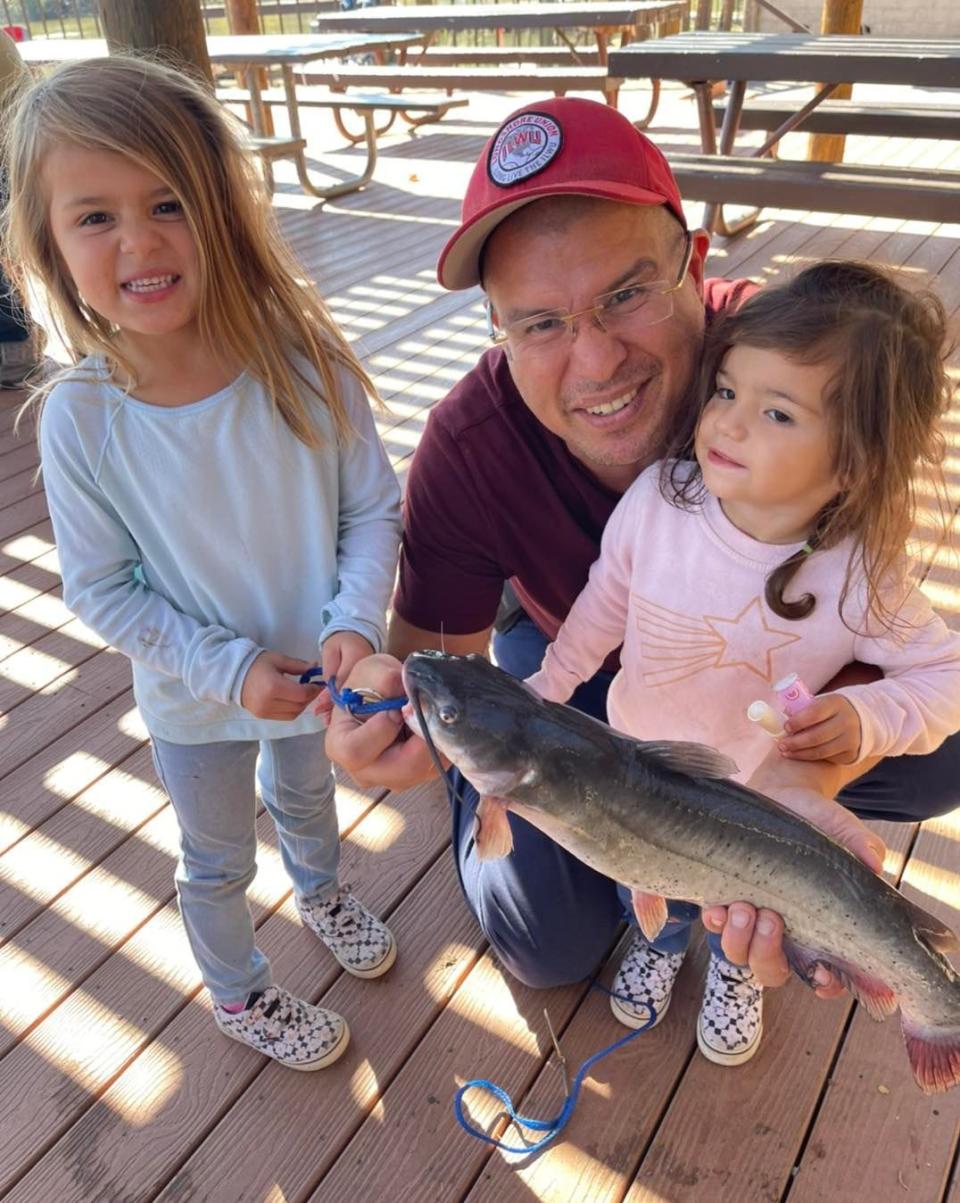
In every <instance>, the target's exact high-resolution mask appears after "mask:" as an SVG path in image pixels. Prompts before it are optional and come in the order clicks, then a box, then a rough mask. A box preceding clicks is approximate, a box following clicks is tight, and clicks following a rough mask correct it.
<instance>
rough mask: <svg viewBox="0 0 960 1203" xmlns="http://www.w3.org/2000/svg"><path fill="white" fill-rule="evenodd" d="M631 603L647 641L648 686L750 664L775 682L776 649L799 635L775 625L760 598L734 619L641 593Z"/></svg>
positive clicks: (644, 643)
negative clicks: (674, 606)
mask: <svg viewBox="0 0 960 1203" xmlns="http://www.w3.org/2000/svg"><path fill="white" fill-rule="evenodd" d="M631 603H632V609H633V612H634V618H635V622H636V625H637V628H638V630H639V632H640V635H641V640H642V646H643V680H644V682H645V684H647V685H669V684H673V683H674V682H677V681H683V680H685V679H686V678H687V677H691V676H694V675H695V674H696V673H699V672H703V671H704V670H705V669H708V668H746V669H747V670H749V671H750V672H752V673H755V674H756V675H757V676H758V677H760V678H761V679H762V680H764V681H766V682H772V681H773V668H772V663H771V659H772V656H773V653H774V652H775V651H777V649H778V648H781V647H788V646H789V645H790V644H791V643H796V642H797V640H798V639H799V638H800V636H799V635H795V634H793V633H792V632H790V631H782V630H778V629H777V628H776V627H772V626H770V624H769V623H768V622H767V618H766V614H765V613H764V608H763V602H762V601H761V599H760V598H759V597H755V598H753V600H752V601H749V602H748V603H747V604H746V605H745V606H744V607H743V609H742V610H741V611H740V612H739V613H737V614H735V615H733V617H732V618H725V617H723V616H721V615H714V614H704V615H703V616H702V617H693V616H692V615H689V614H682V613H680V612H679V611H677V610H669V609H667V607H666V606H660V605H658V604H657V603H656V602H651V601H648V600H647V599H646V598H642V597H640V596H638V595H637V594H633V595H632V596H631Z"/></svg>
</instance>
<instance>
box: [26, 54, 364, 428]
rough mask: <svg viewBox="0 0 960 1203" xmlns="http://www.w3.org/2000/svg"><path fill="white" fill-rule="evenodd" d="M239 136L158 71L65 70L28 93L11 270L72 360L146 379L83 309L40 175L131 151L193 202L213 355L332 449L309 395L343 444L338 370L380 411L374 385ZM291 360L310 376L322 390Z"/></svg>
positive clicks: (202, 324) (126, 61)
mask: <svg viewBox="0 0 960 1203" xmlns="http://www.w3.org/2000/svg"><path fill="white" fill-rule="evenodd" d="M241 130H242V127H240V125H239V122H235V121H234V120H233V119H232V118H231V117H229V116H228V115H227V114H226V112H225V111H224V109H223V108H222V107H221V106H220V105H219V104H218V103H217V101H216V100H215V99H214V97H213V96H212V95H211V94H210V93H209V92H208V91H207V89H206V88H205V87H204V86H203V84H201V83H200V82H199V81H197V80H194V79H193V78H191V77H190V76H188V75H186V74H184V73H182V72H181V71H178V70H174V69H173V68H172V67H169V66H166V65H163V64H161V63H160V62H157V61H153V60H150V59H145V58H140V57H137V58H134V57H132V56H121V55H118V56H111V57H110V58H100V59H88V60H86V61H84V62H79V63H68V64H65V65H63V66H61V67H58V68H57V69H55V70H54V71H52V72H51V73H50V74H49V75H47V76H46V77H45V78H43V79H41V80H39V81H38V82H37V83H35V84H34V85H33V86H32V87H31V88H29V89H28V90H27V91H26V92H25V93H24V94H23V96H22V97H21V98H20V100H19V102H18V103H17V105H16V107H15V111H14V114H13V116H12V120H11V123H10V128H9V133H8V138H7V142H8V145H7V154H6V156H5V158H6V163H7V169H8V172H9V200H8V203H7V206H6V211H5V214H4V218H5V220H4V223H3V226H4V229H3V233H4V239H3V241H4V259H5V264H6V265H9V270H10V272H11V273H12V278H13V279H14V280H15V281H16V282H17V283H18V284H19V285H20V286H21V289H23V286H24V285H25V284H26V282H27V280H32V281H33V282H34V284H35V285H37V286H39V287H40V289H42V291H43V292H45V294H46V301H47V305H48V308H49V311H50V313H51V316H52V318H53V320H54V321H55V322H56V324H57V326H58V328H59V329H60V331H61V333H62V334H63V336H64V337H65V339H66V341H67V342H68V344H69V345H70V347H71V348H72V350H73V351H74V353H75V354H77V355H89V354H97V353H99V354H101V355H104V356H105V357H106V360H107V362H108V364H110V365H111V368H112V369H113V370H116V369H117V367H119V368H121V369H122V370H123V372H124V373H126V375H127V377H128V379H130V380H134V381H135V373H134V371H133V368H132V365H131V364H130V363H129V362H127V361H126V360H125V358H124V356H123V354H122V352H121V350H120V348H119V347H118V346H117V342H116V338H115V330H114V328H113V327H112V325H111V324H110V323H109V322H108V321H106V320H105V319H104V318H103V317H101V315H100V314H98V313H96V312H95V311H94V310H92V309H91V308H90V307H89V306H88V305H86V304H85V303H84V301H83V298H82V297H80V295H79V294H78V293H77V290H76V288H75V286H74V284H73V281H72V280H71V279H70V276H69V275H68V273H67V272H66V270H65V268H64V265H63V262H62V260H61V257H60V255H59V252H58V250H57V246H56V243H55V241H54V238H53V234H52V231H51V228H50V221H49V213H48V210H49V206H48V203H47V198H46V196H45V195H44V189H43V185H42V175H41V172H42V167H43V161H44V157H45V156H46V155H47V154H48V153H50V151H51V149H52V148H54V147H55V146H56V145H57V144H58V143H63V144H68V145H70V146H81V147H84V148H89V149H92V150H101V151H110V152H113V153H115V154H120V155H123V156H124V157H125V158H127V159H130V160H131V161H132V162H135V163H137V164H139V165H140V166H142V167H144V168H146V169H147V170H149V171H151V172H153V173H154V174H155V175H156V176H158V177H159V178H160V179H161V180H162V181H163V182H164V183H165V184H166V185H167V186H168V187H169V188H170V189H171V190H172V191H173V192H174V193H175V195H176V196H177V198H178V199H179V201H180V202H181V204H182V205H183V210H184V216H185V219H186V221H187V223H188V224H189V227H190V230H191V232H192V234H193V238H194V242H195V244H196V253H197V261H198V267H199V290H198V295H199V301H198V314H197V319H198V327H199V330H200V334H201V337H202V338H203V340H204V343H205V345H206V346H208V347H209V348H210V350H211V354H214V355H217V356H218V357H221V358H222V359H223V361H224V362H225V363H229V364H242V365H244V366H245V367H246V369H247V370H248V371H249V372H250V374H251V375H252V376H254V377H255V378H256V379H257V380H259V381H260V383H261V384H262V385H263V386H264V387H265V388H266V390H267V392H268V393H269V394H270V396H271V397H272V398H273V400H274V404H275V406H276V408H277V411H278V412H279V414H280V415H281V416H282V418H283V420H284V421H285V422H286V424H287V426H288V427H289V428H290V430H291V431H292V432H293V433H294V434H295V435H296V437H297V438H298V439H300V440H301V441H302V442H303V443H305V444H307V445H308V446H311V447H318V446H320V445H321V444H322V441H323V440H322V437H321V434H320V430H319V427H318V426H317V423H316V422H315V420H314V418H313V416H312V414H311V407H310V405H309V404H308V403H307V401H305V399H304V396H305V392H306V394H307V395H309V394H310V393H312V394H313V395H314V397H315V398H316V399H318V400H320V401H321V402H322V403H323V404H324V405H326V407H327V409H328V410H329V412H330V415H331V418H332V420H333V425H334V429H335V431H336V436H337V439H338V440H339V441H341V442H342V441H345V440H346V439H348V438H349V437H350V435H351V433H352V426H351V423H350V420H349V417H348V414H347V410H346V408H345V406H344V402H343V398H342V396H341V392H340V387H339V384H338V369H340V368H342V369H345V370H346V371H347V372H349V373H350V374H351V375H353V376H354V377H355V378H356V379H357V380H358V381H359V382H360V384H361V385H362V387H363V388H364V389H365V390H366V392H367V394H368V395H369V396H370V397H371V398H372V399H373V400H374V401H375V402H378V401H379V399H378V397H377V393H376V389H375V388H374V386H373V383H372V382H371V380H370V378H369V376H368V375H367V373H366V372H365V371H364V369H363V368H362V367H361V365H360V362H359V360H358V359H357V357H356V355H355V354H354V353H353V351H352V350H351V348H350V346H349V344H348V343H347V341H346V339H345V338H344V336H343V334H342V333H341V332H340V330H339V329H338V328H337V325H336V323H335V322H334V320H333V317H332V316H331V314H330V311H329V310H328V308H327V306H326V305H325V303H324V302H323V300H322V299H321V298H320V297H319V295H318V294H317V292H316V291H315V290H314V288H313V286H312V285H311V283H310V281H309V280H308V279H307V278H306V276H305V273H304V271H303V269H302V268H301V267H300V265H299V264H298V263H297V262H296V260H295V259H294V257H293V255H292V253H291V252H290V251H289V249H288V248H287V246H286V243H285V242H284V240H283V238H282V236H281V234H280V232H279V229H278V228H277V226H276V223H275V220H274V217H273V210H272V207H271V205H270V201H269V197H268V195H267V192H266V188H265V187H264V184H263V181H262V180H261V178H260V177H259V175H258V174H257V171H256V169H255V167H254V166H253V163H252V161H251V156H250V155H249V154H248V152H247V150H246V149H245V148H244V145H243V141H242V133H241ZM291 352H294V353H299V354H300V355H302V356H303V357H304V358H305V359H306V360H307V361H308V362H309V363H310V364H311V365H312V366H313V368H314V369H315V371H316V373H317V378H318V381H319V387H318V386H317V384H315V383H312V382H311V381H310V380H309V379H307V378H305V377H304V376H303V374H302V373H301V372H300V371H298V369H297V367H296V366H295V364H294V363H292V362H291V359H290V354H291Z"/></svg>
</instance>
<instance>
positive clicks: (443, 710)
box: [437, 706, 460, 727]
mask: <svg viewBox="0 0 960 1203" xmlns="http://www.w3.org/2000/svg"><path fill="white" fill-rule="evenodd" d="M459 717H460V711H459V710H458V709H457V708H456V706H441V707H440V708H439V710H438V711H437V718H438V719H439V720H440V722H441V723H443V724H444V726H447V727H449V726H450V724H451V723H455V722H456V721H457V719H458V718H459Z"/></svg>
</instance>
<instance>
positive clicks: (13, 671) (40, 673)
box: [0, 648, 71, 689]
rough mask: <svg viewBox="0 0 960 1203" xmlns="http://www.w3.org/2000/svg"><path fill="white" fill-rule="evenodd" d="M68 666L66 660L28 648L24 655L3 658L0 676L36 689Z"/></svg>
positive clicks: (26, 687) (0, 665) (67, 668)
mask: <svg viewBox="0 0 960 1203" xmlns="http://www.w3.org/2000/svg"><path fill="white" fill-rule="evenodd" d="M70 667H71V666H70V665H69V664H68V663H67V662H66V660H61V659H59V657H57V656H48V655H47V653H46V652H40V651H37V649H36V648H30V650H29V652H25V654H24V655H18V656H11V657H10V658H9V659H7V660H4V661H3V663H2V664H0V678H3V680H5V681H10V682H11V683H12V684H14V685H22V686H23V687H24V688H25V689H37V688H39V687H40V686H41V684H42V683H43V682H45V681H49V680H50V678H51V677H59V676H60V675H61V673H64V672H67V671H68V670H69V669H70Z"/></svg>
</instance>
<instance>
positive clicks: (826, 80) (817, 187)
mask: <svg viewBox="0 0 960 1203" xmlns="http://www.w3.org/2000/svg"><path fill="white" fill-rule="evenodd" d="M608 69H609V71H610V73H611V74H612V75H613V74H615V75H617V76H622V77H623V78H626V79H630V78H636V77H640V76H647V75H656V76H658V77H661V78H666V79H676V80H681V81H683V82H686V83H687V84H689V85H690V86H691V87H692V88H693V89H694V90H695V92H696V95H697V107H698V115H699V122H700V139H701V148H702V154H701V155H699V156H697V155H677V156H671V164H672V165H673V167H674V170H675V172H676V174H677V178H678V181H679V182H680V185H681V191H683V192H684V194H685V195H689V196H691V197H692V198H693V199H697V200H704V201H707V202H708V206H707V210H706V217H705V224H706V225H707V228H708V229H713V228H717V229H719V230H720V231H721V232H722V233H724V234H733V233H737V232H739V231H740V230H741V229H744V228H746V226H747V225H749V224H751V223H752V222H753V221H755V220H756V216H757V213H758V212H759V210H755V211H754V212H752V213H750V214H748V215H747V216H746V217H745V218H743V219H741V220H740V221H739V222H737V223H735V224H733V225H729V224H727V223H726V222H725V221H724V218H723V213H722V205H723V203H724V202H733V203H736V204H748V205H750V204H753V205H757V204H759V205H763V204H776V205H781V206H784V207H787V208H798V207H800V208H804V207H805V208H812V209H829V208H835V209H836V210H837V211H840V212H850V213H863V214H865V215H875V216H894V217H913V218H917V219H920V220H929V221H949V220H956V215H957V213H958V212H960V173H956V172H935V171H924V170H921V169H907V168H898V167H883V168H875V167H863V166H859V165H851V164H829V163H798V162H785V161H781V160H776V159H772V158H769V157H767V156H769V154H770V152H771V151H772V150H773V149H774V148H775V147H776V145H777V143H778V142H779V141H780V139H781V138H783V137H784V136H785V134H787V133H789V132H790V131H792V130H794V129H796V128H798V127H799V126H801V125H803V124H804V123H805V122H807V121H808V120H809V121H810V122H811V127H812V125H813V123H814V122H815V121H816V117H817V110H818V109H820V108H821V106H822V105H823V104H824V102H825V101H827V100H828V98H829V97H830V96H831V95H832V93H833V92H834V91H835V90H836V88H837V87H838V85H840V84H842V83H882V84H901V85H909V86H912V87H929V88H942V89H960V39H949V38H946V39H934V38H875V37H861V36H846V35H836V34H835V35H826V36H819V37H818V36H815V35H810V34H797V33H784V34H745V33H706V32H697V33H695V34H694V33H687V34H679V35H677V36H675V37H669V38H664V39H662V40H660V41H657V42H644V43H640V44H638V45H632V46H626V47H624V48H622V49H618V50H614V51H611V54H610V61H609V64H608ZM715 80H727V81H729V82H730V92H729V96H728V98H727V103H726V108H725V112H724V116H723V124H722V128H721V131H720V138H719V142H718V140H717V134H716V126H715V122H714V113H713V108H712V102H711V84H712V82H713V81H715ZM750 81H755V82H762V81H777V82H782V83H810V82H811V81H816V82H817V83H818V84H819V85H820V86H819V88H818V90H817V92H816V94H815V95H814V96H813V97H812V99H810V100H808V101H806V102H803V101H796V102H795V106H796V107H795V110H794V111H793V112H790V111H789V108H790V102H784V103H783V104H782V106H781V107H782V108H786V109H787V110H788V111H787V112H785V113H782V114H781V115H782V116H783V117H784V118H785V119H784V120H783V121H782V122H779V123H778V122H773V124H774V125H775V128H774V129H773V132H772V133H771V134H770V136H769V137H768V138H767V139H766V140H765V142H764V143H763V145H762V146H760V147H759V148H757V149H756V150H753V151H751V155H750V157H749V158H743V157H735V156H734V155H733V151H734V149H735V144H736V137H737V133H738V131H739V129H740V128H741V124H744V125H747V124H748V122H746V121H745V120H743V121H742V118H743V117H744V114H748V113H749V111H750V106H749V105H748V106H747V107H746V108H745V107H744V101H745V97H746V89H747V83H748V82H750ZM958 98H960V91H958ZM848 104H849V102H846V101H837V102H836V107H835V108H834V109H833V110H832V119H833V121H834V122H835V123H836V125H837V127H838V128H839V127H840V126H842V123H843V120H844V116H843V110H844V108H845V106H847V105H848ZM847 111H848V112H849V113H850V114H851V116H857V115H858V110H857V108H856V107H855V106H853V105H852V104H850V107H849V109H848V110H847ZM930 113H932V109H931V110H930ZM859 118H860V121H861V127H860V128H861V129H865V128H868V129H869V130H870V131H871V132H875V133H887V134H890V135H894V134H903V133H904V132H905V130H906V129H907V128H909V127H910V125H911V123H913V125H914V128H915V129H916V132H917V133H918V134H919V136H924V137H953V138H957V137H960V124H958V122H960V106H958V107H957V109H956V110H954V111H953V112H950V111H948V112H947V113H946V114H945V115H944V119H943V120H942V121H940V122H937V121H934V120H933V119H932V118H931V116H930V115H929V114H928V116H927V118H926V119H924V114H923V113H922V112H921V113H917V111H916V110H913V114H912V115H911V114H910V113H904V112H901V111H899V110H896V109H893V108H888V109H887V110H886V111H885V110H884V108H876V109H875V110H874V112H873V116H872V118H871V117H870V116H869V114H867V115H866V117H865V116H864V113H863V111H862V110H861V111H860V112H859ZM806 201H809V202H810V203H809V204H806V203H805V202H806Z"/></svg>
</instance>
